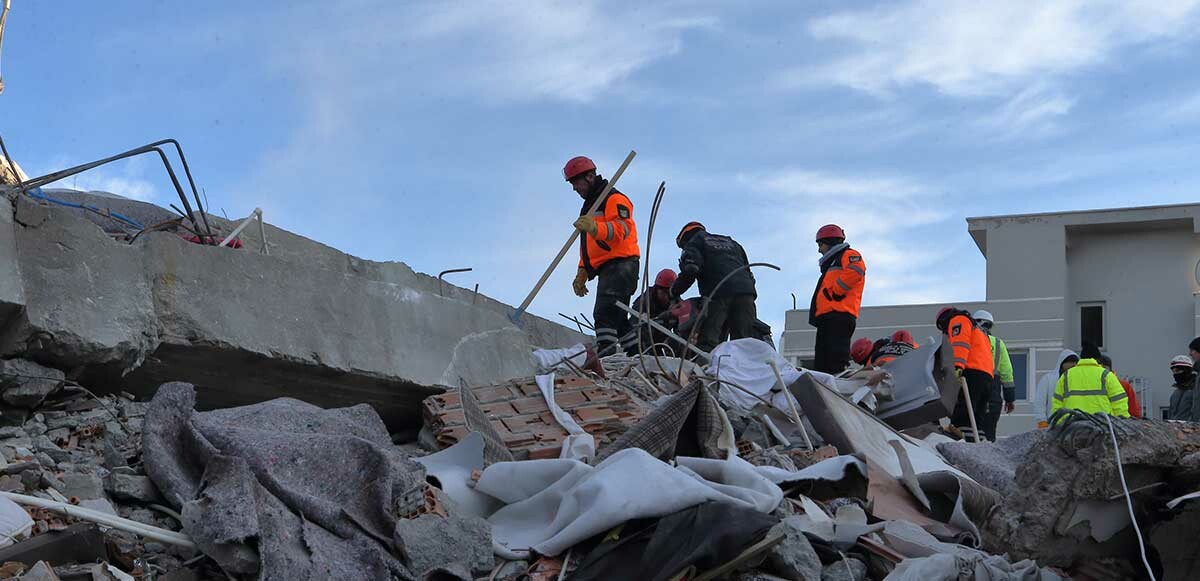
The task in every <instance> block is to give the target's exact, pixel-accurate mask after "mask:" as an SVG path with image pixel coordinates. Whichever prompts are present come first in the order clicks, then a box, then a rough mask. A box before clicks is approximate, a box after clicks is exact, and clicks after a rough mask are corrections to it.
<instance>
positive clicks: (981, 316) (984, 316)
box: [971, 309, 996, 325]
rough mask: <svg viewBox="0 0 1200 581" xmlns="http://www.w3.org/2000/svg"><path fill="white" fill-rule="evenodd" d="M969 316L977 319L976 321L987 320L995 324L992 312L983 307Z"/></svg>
mask: <svg viewBox="0 0 1200 581" xmlns="http://www.w3.org/2000/svg"><path fill="white" fill-rule="evenodd" d="M971 318H972V319H975V321H977V322H978V321H987V322H989V323H991V324H993V325H995V324H996V319H995V318H993V317H992V314H991V313H989V312H987V311H985V310H983V309H980V310H978V311H975V314H973V315H971Z"/></svg>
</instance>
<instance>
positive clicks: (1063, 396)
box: [1050, 359, 1129, 418]
mask: <svg viewBox="0 0 1200 581" xmlns="http://www.w3.org/2000/svg"><path fill="white" fill-rule="evenodd" d="M1059 408H1067V409H1073V410H1079V411H1081V412H1088V413H1092V414H1096V413H1105V414H1108V415H1110V416H1113V417H1118V418H1127V417H1129V395H1127V394H1126V393H1125V388H1124V387H1121V380H1120V379H1117V376H1116V375H1115V374H1114V373H1112V372H1111V371H1109V370H1107V369H1105V368H1104V367H1102V366H1101V365H1100V364H1099V363H1097V362H1096V360H1095V359H1080V360H1079V363H1077V364H1075V367H1072V368H1070V369H1068V370H1067V372H1066V373H1064V374H1063V375H1062V377H1060V378H1058V384H1057V385H1055V386H1054V399H1053V401H1051V402H1050V413H1052V414H1053V413H1054V412H1056V411H1058V409H1059Z"/></svg>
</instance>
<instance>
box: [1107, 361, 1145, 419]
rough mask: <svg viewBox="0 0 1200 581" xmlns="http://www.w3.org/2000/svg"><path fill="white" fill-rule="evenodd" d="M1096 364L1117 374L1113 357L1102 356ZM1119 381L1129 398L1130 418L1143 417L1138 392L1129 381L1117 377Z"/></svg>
mask: <svg viewBox="0 0 1200 581" xmlns="http://www.w3.org/2000/svg"><path fill="white" fill-rule="evenodd" d="M1096 363H1099V364H1100V367H1103V368H1105V369H1107V370H1108V371H1109V372H1110V373H1114V374H1115V373H1116V371H1113V362H1112V357H1109V356H1108V355H1101V356H1100V357H1099V358H1098V359H1096ZM1117 381H1119V382H1120V383H1121V389H1124V390H1125V395H1126V396H1128V397H1129V417H1131V418H1140V417H1142V404H1141V403H1140V402H1138V398H1137V392H1136V391H1134V390H1133V384H1131V383H1129V380H1128V379H1121V377H1120V376H1117Z"/></svg>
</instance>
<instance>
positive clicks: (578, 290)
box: [571, 268, 588, 297]
mask: <svg viewBox="0 0 1200 581" xmlns="http://www.w3.org/2000/svg"><path fill="white" fill-rule="evenodd" d="M587 279H588V276H587V271H586V270H584V269H582V268H581V269H579V272H576V273H575V282H573V283H571V286H572V287H573V288H574V289H575V296H577V297H585V296H587V293H588V290H587Z"/></svg>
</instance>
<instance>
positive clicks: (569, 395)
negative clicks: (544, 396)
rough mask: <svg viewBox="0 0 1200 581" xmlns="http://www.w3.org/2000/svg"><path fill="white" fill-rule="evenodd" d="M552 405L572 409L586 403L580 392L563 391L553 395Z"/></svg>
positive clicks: (585, 398)
mask: <svg viewBox="0 0 1200 581" xmlns="http://www.w3.org/2000/svg"><path fill="white" fill-rule="evenodd" d="M554 403H557V404H558V407H561V408H573V407H576V406H581V405H584V404H586V403H587V397H584V395H583V392H581V391H565V392H562V393H556V394H554Z"/></svg>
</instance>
